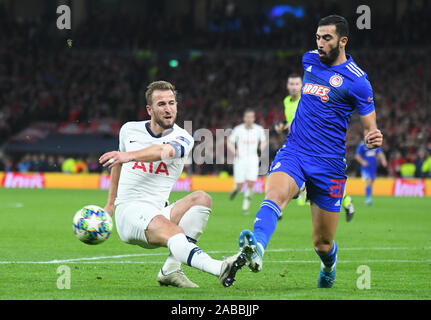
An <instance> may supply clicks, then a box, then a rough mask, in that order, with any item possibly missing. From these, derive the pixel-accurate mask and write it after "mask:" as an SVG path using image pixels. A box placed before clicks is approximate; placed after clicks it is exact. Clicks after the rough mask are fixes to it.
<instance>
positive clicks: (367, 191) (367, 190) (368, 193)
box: [365, 185, 373, 199]
mask: <svg viewBox="0 0 431 320" xmlns="http://www.w3.org/2000/svg"><path fill="white" fill-rule="evenodd" d="M372 193H373V186H372V185H367V186H366V187H365V195H366V196H367V199H371V194H372Z"/></svg>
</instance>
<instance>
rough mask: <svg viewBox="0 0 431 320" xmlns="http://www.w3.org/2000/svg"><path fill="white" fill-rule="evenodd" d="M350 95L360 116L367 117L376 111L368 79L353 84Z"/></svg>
mask: <svg viewBox="0 0 431 320" xmlns="http://www.w3.org/2000/svg"><path fill="white" fill-rule="evenodd" d="M350 94H351V96H352V99H353V103H354V104H355V106H356V109H357V110H358V113H359V115H361V116H365V115H367V114H369V113H371V112H373V111H374V99H373V89H372V88H371V84H370V81H368V79H367V78H366V77H362V78H361V79H360V80H359V81H357V82H355V83H354V84H353V86H352V88H351V89H350Z"/></svg>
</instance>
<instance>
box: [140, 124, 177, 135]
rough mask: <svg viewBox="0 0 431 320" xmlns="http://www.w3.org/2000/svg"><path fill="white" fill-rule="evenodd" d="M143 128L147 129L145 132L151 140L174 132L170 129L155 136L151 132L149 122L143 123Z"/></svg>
mask: <svg viewBox="0 0 431 320" xmlns="http://www.w3.org/2000/svg"><path fill="white" fill-rule="evenodd" d="M145 128H146V129H147V131H148V133H149V134H150V136H152V137H153V138H157V139H158V138H161V137H164V136H166V135H168V134H170V133H171V132H172V131H173V130H174V128H172V129H169V130H166V131H165V132H163V133H161V134H159V135H156V134H154V132H153V131H151V128H150V122H149V121H148V122H146V123H145Z"/></svg>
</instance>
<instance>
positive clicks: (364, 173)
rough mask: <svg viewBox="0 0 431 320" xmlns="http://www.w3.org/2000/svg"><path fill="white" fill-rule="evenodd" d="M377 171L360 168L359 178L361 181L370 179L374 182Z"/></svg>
mask: <svg viewBox="0 0 431 320" xmlns="http://www.w3.org/2000/svg"><path fill="white" fill-rule="evenodd" d="M376 176H377V170H373V169H368V168H367V167H365V168H361V178H362V180H367V179H370V180H372V181H374V180H376Z"/></svg>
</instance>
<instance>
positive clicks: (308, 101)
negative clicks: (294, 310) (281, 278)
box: [239, 15, 383, 288]
mask: <svg viewBox="0 0 431 320" xmlns="http://www.w3.org/2000/svg"><path fill="white" fill-rule="evenodd" d="M348 32H349V27H348V23H347V21H346V19H344V18H343V17H341V16H335V15H332V16H328V17H325V18H323V19H321V20H320V21H319V24H318V28H317V32H316V43H317V50H314V51H310V52H307V53H305V54H304V56H303V60H302V63H303V67H304V79H303V86H302V95H301V100H300V102H299V105H298V109H297V111H296V116H295V119H294V120H293V122H292V126H291V131H290V133H289V135H288V136H287V139H286V142H285V144H284V146H283V147H282V148H281V149H280V150H279V151H278V153H277V155H276V157H275V159H274V162H273V163H272V165H271V168H270V171H269V173H268V179H267V182H266V190H265V200H264V201H263V202H262V204H261V207H260V210H259V211H258V212H257V214H256V219H255V222H254V230H253V232H251V231H250V230H244V231H242V232H241V234H240V237H239V246H240V248H241V250H242V252H243V253H245V255H246V258H247V262H248V265H249V268H250V269H251V270H252V271H255V272H258V271H260V270H261V269H262V264H263V255H264V252H265V249H266V247H267V244H268V242H269V239H270V237H271V236H272V234H273V232H274V231H275V228H276V224H277V217H278V216H279V215H280V213H281V211H282V210H283V209H284V208H285V207H286V205H287V204H288V203H289V201H290V200H291V199H292V198H293V197H295V196H296V195H297V194H298V192H299V190H300V189H301V188H302V187H303V186H305V187H306V188H307V194H308V197H309V199H310V201H311V206H310V208H311V216H312V225H313V229H312V239H313V244H314V249H315V251H316V253H317V255H318V256H319V257H320V259H321V266H320V272H319V276H318V280H317V286H318V287H321V288H330V287H332V285H333V283H334V281H335V274H336V268H335V266H336V262H337V244H336V242H335V241H334V236H335V232H336V229H337V224H338V219H339V212H340V207H341V201H342V197H343V193H344V187H345V183H346V178H347V177H346V175H345V169H346V161H345V158H344V157H345V152H346V149H345V137H346V131H347V125H348V123H349V121H350V117H351V115H352V113H353V112H354V111H355V110H357V111H358V113H359V115H360V119H361V122H362V124H363V127H364V137H365V144H366V146H367V147H368V148H370V149H374V148H377V147H380V146H381V145H382V142H383V135H382V134H381V132H380V130H378V129H377V124H376V113H375V110H374V102H373V93H372V88H371V85H370V82H369V81H368V78H367V75H366V74H365V72H364V71H362V70H361V69H360V68H359V67H358V66H357V65H356V63H355V62H354V61H353V59H352V57H351V56H350V55H348V54H346V52H345V48H346V45H347V41H348Z"/></svg>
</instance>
